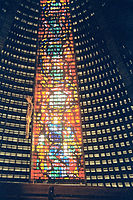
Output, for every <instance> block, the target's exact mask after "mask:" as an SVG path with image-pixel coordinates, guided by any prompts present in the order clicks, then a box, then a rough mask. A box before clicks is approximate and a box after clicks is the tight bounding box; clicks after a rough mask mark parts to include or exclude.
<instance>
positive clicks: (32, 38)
mask: <svg viewBox="0 0 133 200" xmlns="http://www.w3.org/2000/svg"><path fill="white" fill-rule="evenodd" d="M11 33H12V34H14V35H15V37H16V36H17V37H20V38H22V39H27V40H33V41H37V38H36V37H33V35H31V37H29V35H24V34H22V33H21V34H20V33H18V32H17V31H16V32H15V30H13V31H11ZM15 41H16V43H18V44H19V43H20V41H19V40H15ZM22 44H23V45H26V43H24V42H23V43H22ZM29 45H30V46H31V47H36V45H33V44H31V43H30V44H29ZM27 46H28V45H27Z"/></svg>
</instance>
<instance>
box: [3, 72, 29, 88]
mask: <svg viewBox="0 0 133 200" xmlns="http://www.w3.org/2000/svg"><path fill="white" fill-rule="evenodd" d="M12 71H13V70H12ZM14 71H15V70H14ZM11 75H12V76H11ZM0 77H3V78H4V79H6V80H10V81H13V82H17V83H26V84H30V85H32V86H33V81H32V80H28V79H26V80H25V79H21V78H15V77H14V74H10V76H9V75H6V74H4V75H3V76H2V75H0Z"/></svg>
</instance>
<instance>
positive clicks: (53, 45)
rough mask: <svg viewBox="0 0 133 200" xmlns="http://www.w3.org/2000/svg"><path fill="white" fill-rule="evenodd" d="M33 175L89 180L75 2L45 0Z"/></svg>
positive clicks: (35, 106) (34, 130)
mask: <svg viewBox="0 0 133 200" xmlns="http://www.w3.org/2000/svg"><path fill="white" fill-rule="evenodd" d="M40 5H41V17H40V25H39V33H38V42H39V47H38V66H37V72H36V86H35V99H34V122H33V142H32V167H31V179H32V180H36V179H41V180H47V179H66V180H68V179H69V180H70V179H74V180H83V179H84V169H83V155H82V135H81V125H80V110H79V101H78V89H77V77H76V68H75V57H74V44H73V36H72V30H71V29H72V27H71V21H70V13H69V0H58V1H56V0H52V1H51V0H41V1H40Z"/></svg>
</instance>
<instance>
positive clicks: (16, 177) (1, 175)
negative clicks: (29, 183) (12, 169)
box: [0, 173, 29, 179]
mask: <svg viewBox="0 0 133 200" xmlns="http://www.w3.org/2000/svg"><path fill="white" fill-rule="evenodd" d="M0 178H8V179H12V178H13V179H29V175H19V174H17V175H13V174H4V173H2V174H0Z"/></svg>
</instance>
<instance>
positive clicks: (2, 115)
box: [0, 113, 26, 121]
mask: <svg viewBox="0 0 133 200" xmlns="http://www.w3.org/2000/svg"><path fill="white" fill-rule="evenodd" d="M0 117H2V118H6V119H14V120H21V121H26V118H25V117H22V116H18V115H9V114H3V113H0Z"/></svg>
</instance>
